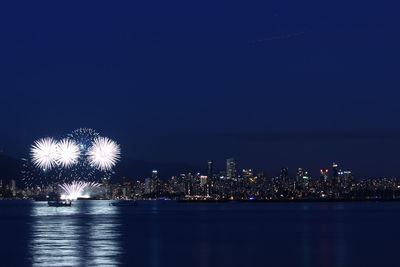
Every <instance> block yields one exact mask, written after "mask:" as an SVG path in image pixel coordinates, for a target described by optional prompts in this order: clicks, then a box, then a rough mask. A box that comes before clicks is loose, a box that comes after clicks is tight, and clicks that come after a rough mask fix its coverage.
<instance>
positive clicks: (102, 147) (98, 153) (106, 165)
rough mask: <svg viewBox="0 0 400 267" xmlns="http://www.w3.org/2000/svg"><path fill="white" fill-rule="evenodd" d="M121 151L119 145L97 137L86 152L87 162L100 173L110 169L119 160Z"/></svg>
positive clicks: (105, 138)
mask: <svg viewBox="0 0 400 267" xmlns="http://www.w3.org/2000/svg"><path fill="white" fill-rule="evenodd" d="M120 155H121V150H120V147H119V145H118V144H117V143H116V142H114V141H112V140H111V139H109V138H107V137H97V138H96V139H94V141H93V145H92V147H90V148H89V150H88V157H89V162H90V163H91V164H92V165H94V166H96V167H97V168H99V169H100V170H102V171H106V170H111V168H112V167H113V166H114V165H115V164H116V163H117V161H118V160H119V159H120Z"/></svg>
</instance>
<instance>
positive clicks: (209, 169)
mask: <svg viewBox="0 0 400 267" xmlns="http://www.w3.org/2000/svg"><path fill="white" fill-rule="evenodd" d="M207 176H208V179H209V181H211V180H212V179H213V177H214V161H213V160H209V161H207Z"/></svg>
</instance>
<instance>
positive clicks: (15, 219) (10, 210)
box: [0, 201, 400, 267]
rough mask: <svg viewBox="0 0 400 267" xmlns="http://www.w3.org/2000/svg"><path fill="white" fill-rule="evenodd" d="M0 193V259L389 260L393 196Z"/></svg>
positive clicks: (395, 208)
mask: <svg viewBox="0 0 400 267" xmlns="http://www.w3.org/2000/svg"><path fill="white" fill-rule="evenodd" d="M108 203H109V201H77V202H74V203H73V204H74V205H73V207H61V208H53V207H48V206H47V203H46V202H33V201H0V238H1V243H0V266H2V267H8V266H52V267H56V266H139V267H143V266H151V267H161V266H174V267H179V266H185V267H186V266H187V267H197V266H198V267H207V266H399V265H400V256H399V255H400V252H399V250H400V202H391V203H374V202H364V203H234V202H233V203H176V202H174V201H141V202H139V206H138V207H112V206H109V205H108Z"/></svg>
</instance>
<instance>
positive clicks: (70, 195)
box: [59, 181, 100, 200]
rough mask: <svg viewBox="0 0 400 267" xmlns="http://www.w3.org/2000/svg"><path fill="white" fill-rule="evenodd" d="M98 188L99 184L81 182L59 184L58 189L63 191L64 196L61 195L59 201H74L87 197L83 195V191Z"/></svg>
mask: <svg viewBox="0 0 400 267" xmlns="http://www.w3.org/2000/svg"><path fill="white" fill-rule="evenodd" d="M99 186H100V184H98V183H95V182H82V181H72V182H71V183H64V184H60V185H59V187H60V188H61V189H62V190H63V191H64V194H63V195H61V199H66V200H76V199H78V198H79V197H88V195H85V194H84V191H86V190H88V189H90V188H93V187H99Z"/></svg>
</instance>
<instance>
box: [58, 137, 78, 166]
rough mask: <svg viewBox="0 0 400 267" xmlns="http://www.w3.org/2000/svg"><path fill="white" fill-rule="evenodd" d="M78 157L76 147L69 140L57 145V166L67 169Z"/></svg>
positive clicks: (63, 140)
mask: <svg viewBox="0 0 400 267" xmlns="http://www.w3.org/2000/svg"><path fill="white" fill-rule="evenodd" d="M79 155H80V151H79V147H78V145H77V144H76V143H75V142H74V141H73V140H71V139H67V138H65V139H62V140H61V141H59V142H58V144H57V164H58V165H60V166H61V167H64V168H68V167H70V166H72V165H74V164H75V163H77V161H78V158H79Z"/></svg>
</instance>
